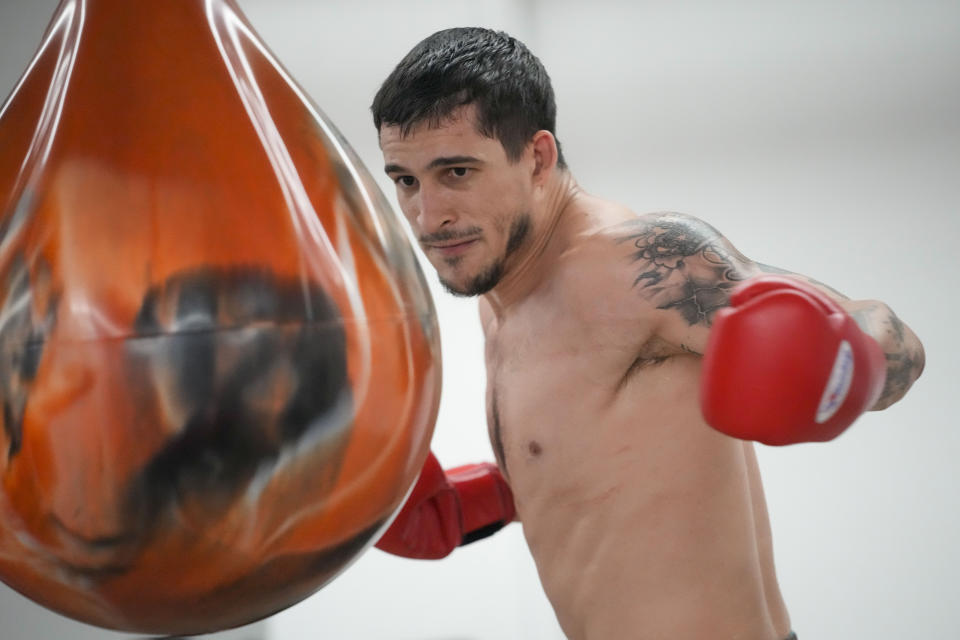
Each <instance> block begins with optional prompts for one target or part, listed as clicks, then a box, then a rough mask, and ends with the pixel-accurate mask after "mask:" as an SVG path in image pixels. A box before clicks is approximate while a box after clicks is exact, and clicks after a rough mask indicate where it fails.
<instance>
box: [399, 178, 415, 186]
mask: <svg viewBox="0 0 960 640" xmlns="http://www.w3.org/2000/svg"><path fill="white" fill-rule="evenodd" d="M416 181H417V180H416V178H414V177H413V176H400V177H398V178H397V179H396V180H395V182H396V183H397V184H399V185H402V186H404V187H412V186H413V185H414V183H415V182H416Z"/></svg>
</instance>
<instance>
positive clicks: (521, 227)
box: [440, 213, 531, 298]
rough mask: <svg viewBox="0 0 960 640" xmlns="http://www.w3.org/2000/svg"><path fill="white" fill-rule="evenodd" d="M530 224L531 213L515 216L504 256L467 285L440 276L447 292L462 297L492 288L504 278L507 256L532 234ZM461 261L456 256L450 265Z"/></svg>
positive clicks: (475, 294) (514, 251)
mask: <svg viewBox="0 0 960 640" xmlns="http://www.w3.org/2000/svg"><path fill="white" fill-rule="evenodd" d="M530 226H531V222H530V214H529V213H521V214H520V215H518V216H517V217H516V218H514V220H513V222H512V223H511V224H510V234H509V235H508V236H507V248H506V249H504V251H503V255H502V256H500V257H499V258H497V259H496V260H494V262H493V263H492V264H490V265H488V266H487V267H486V268H485V269H483V270H482V271H481V272H480V273H478V274H477V275H476V276H474V277H473V278H472V279H471V280H470V281H469V282H468V283H467V284H466V286H463V287H458V286H457V285H455V284H454V283H452V282H450V281H449V280H444V279H443V278H442V277H441V278H440V284H441V285H443V288H444V289H446V290H447V292H449V293H451V294H453V295H455V296H457V297H460V298H471V297H473V296H481V295H483V294H485V293H487V292H488V291H490V290H492V289H493V288H494V287H495V286H497V284H498V283H499V282H500V280H501V279H502V278H503V272H504V268H505V267H504V265H505V264H506V262H507V258H509V257H510V256H511V255H513V254H514V253H516V251H517V250H518V249H519V248H520V247H522V246H523V243H524V242H525V241H526V239H527V236H528V235H529V234H530ZM459 261H460V258H456V259H455V260H453V261H451V262H449V263H448V264H449V265H450V266H456V264H457V262H459Z"/></svg>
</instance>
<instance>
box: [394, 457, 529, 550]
mask: <svg viewBox="0 0 960 640" xmlns="http://www.w3.org/2000/svg"><path fill="white" fill-rule="evenodd" d="M515 515H516V509H515V507H514V504H513V493H512V492H511V491H510V487H509V485H507V482H506V480H504V478H503V475H501V473H500V470H499V469H498V468H497V467H496V465H493V464H490V463H481V464H471V465H467V466H463V467H457V468H456V469H451V470H450V471H446V472H444V470H443V469H442V468H441V467H440V463H439V462H437V459H436V457H434V455H433V453H430V454H429V455H428V456H427V461H426V463H425V464H424V465H423V470H422V471H421V472H420V477H419V478H418V479H417V484H416V485H415V486H414V488H413V491H412V492H411V493H410V497H409V498H407V502H406V503H405V504H404V505H403V508H402V509H401V510H400V513H399V514H398V515H397V517H396V519H394V521H393V524H391V525H390V528H389V529H387V532H386V533H384V534H383V537H382V538H380V541H379V542H377V544H376V547H377V548H378V549H381V550H383V551H386V552H388V553H392V554H394V555H398V556H403V557H405V558H420V559H438V558H443V557H446V556H447V555H449V554H450V553H451V552H452V551H453V550H454V549H455V548H457V547H458V546H460V545H464V544H469V543H471V542H474V541H476V540H480V539H481V538H486V537H487V536H489V535H491V534H493V533H495V532H497V531H499V530H500V529H502V528H503V527H504V526H506V525H507V524H509V523H510V522H512V521H513V518H514V516H515Z"/></svg>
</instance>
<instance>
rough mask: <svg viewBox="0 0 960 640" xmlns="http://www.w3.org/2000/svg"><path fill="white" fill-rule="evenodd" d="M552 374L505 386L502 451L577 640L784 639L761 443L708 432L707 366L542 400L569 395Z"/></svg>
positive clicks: (547, 577) (552, 595)
mask: <svg viewBox="0 0 960 640" xmlns="http://www.w3.org/2000/svg"><path fill="white" fill-rule="evenodd" d="M552 370H553V371H565V372H566V374H557V373H554V375H569V372H570V371H571V369H570V368H559V369H558V368H555V367H554V368H552ZM573 371H575V369H573ZM545 375H549V374H548V373H547V372H546V371H541V372H538V373H537V375H536V376H535V379H534V380H532V381H531V382H533V383H534V385H533V386H532V387H530V393H523V394H522V395H520V394H518V393H517V391H520V390H522V389H523V388H524V386H525V385H524V384H523V382H524V380H523V379H522V377H520V378H515V379H514V380H512V381H510V383H509V384H508V386H507V387H506V388H507V389H508V390H509V391H511V401H510V402H508V403H504V404H505V406H504V407H503V408H502V409H501V412H502V414H503V415H502V416H500V417H501V419H502V420H503V423H504V433H503V434H502V435H501V439H502V450H503V452H504V458H505V466H506V467H507V469H508V473H509V477H510V482H511V486H512V487H513V490H514V493H515V495H516V499H517V506H518V510H519V516H520V519H521V521H522V523H523V528H524V535H525V536H526V538H527V542H528V544H529V546H530V550H531V552H532V554H533V557H534V559H535V561H536V564H537V568H538V571H539V574H540V578H541V581H542V583H543V586H544V590H545V592H546V594H547V596H548V598H549V599H550V601H551V603H552V604H553V606H554V609H555V611H556V614H557V617H558V620H559V622H560V624H561V626H562V628H563V629H564V632H565V633H566V634H567V636H568V637H569V638H570V640H606V639H610V638H618V639H632V638H636V639H641V638H642V639H658V638H665V639H666V638H670V639H671V640H683V639H686V638H690V639H697V640H700V639H703V638H739V639H743V640H775V639H779V638H783V637H785V636H786V635H787V632H788V631H789V620H788V617H787V612H786V609H785V607H784V605H783V602H782V600H781V597H780V592H779V588H778V586H777V583H776V578H775V575H774V569H773V554H772V548H771V543H770V530H769V523H768V520H767V513H766V507H765V504H764V500H763V493H762V489H761V487H760V478H759V473H758V471H757V467H756V459H755V457H754V453H753V449H752V445H750V444H748V443H744V442H741V441H739V440H734V439H732V438H728V437H726V436H723V435H721V434H718V433H717V432H715V431H713V430H712V429H710V428H709V427H707V426H706V425H705V424H704V423H703V421H702V419H701V417H700V414H699V408H698V404H697V402H696V397H697V396H696V390H697V381H698V379H699V360H698V358H696V357H695V356H676V357H672V358H669V359H667V360H666V361H664V362H660V363H658V364H656V365H651V366H650V367H648V368H645V369H642V370H641V371H639V372H637V373H636V374H634V376H633V377H632V378H631V379H630V380H629V381H628V382H627V383H626V385H625V386H624V387H623V388H622V389H621V390H620V391H619V392H618V393H616V395H615V396H613V397H612V399H611V397H610V396H609V395H602V394H601V392H600V389H599V387H590V386H589V385H578V390H579V392H578V393H571V394H563V393H559V394H557V393H554V394H552V395H551V396H550V398H537V392H536V391H537V390H538V389H549V388H553V389H554V390H556V387H557V386H558V385H560V384H562V383H561V382H560V381H559V380H558V381H556V384H552V385H551V384H550V381H548V380H545V379H544V376H545ZM535 408H536V410H534V409H535Z"/></svg>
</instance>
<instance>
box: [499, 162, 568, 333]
mask: <svg viewBox="0 0 960 640" xmlns="http://www.w3.org/2000/svg"><path fill="white" fill-rule="evenodd" d="M544 189H545V191H544V193H543V195H542V196H541V198H540V200H539V202H537V204H536V209H535V210H534V211H532V212H531V217H532V218H533V228H532V229H531V232H530V235H529V237H528V238H527V240H526V242H524V244H523V247H522V248H521V249H519V250H518V251H517V252H516V253H515V254H514V255H512V256H510V258H508V259H507V263H506V265H505V272H504V275H503V278H502V279H501V280H500V282H499V283H498V284H497V286H496V287H494V288H493V290H491V291H490V292H488V293H486V294H484V298H485V299H486V300H487V302H489V303H490V307H491V308H492V309H493V312H494V314H495V315H496V316H497V317H502V316H503V314H504V313H505V312H506V311H507V310H508V309H509V307H510V306H511V305H513V304H516V303H517V302H519V301H521V300H523V299H524V298H525V297H526V296H527V295H528V294H529V293H530V292H531V291H532V290H533V289H534V288H536V286H537V285H538V284H539V283H540V282H541V281H542V280H543V278H544V276H545V273H546V267H547V266H548V265H547V264H546V263H547V262H549V259H546V258H545V257H546V256H548V255H552V254H553V253H555V252H553V251H550V249H551V248H553V247H555V245H556V244H557V243H558V242H563V238H561V237H559V236H561V235H562V234H557V233H556V231H557V227H558V226H559V224H560V221H561V220H562V219H563V217H564V214H565V213H566V212H567V210H568V209H569V208H570V207H571V205H572V203H573V202H574V200H575V199H576V197H577V196H578V195H579V194H580V193H581V191H580V187H579V185H577V182H576V180H574V178H573V175H572V174H571V173H570V171H569V170H562V171H557V172H556V174H555V176H554V178H553V179H552V180H551V181H550V184H549V185H547V186H546V187H545V188H544Z"/></svg>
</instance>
